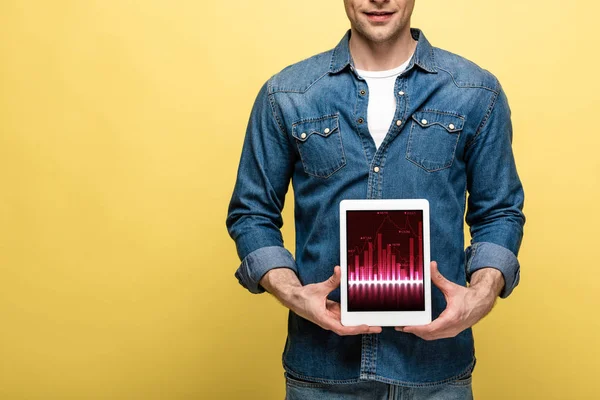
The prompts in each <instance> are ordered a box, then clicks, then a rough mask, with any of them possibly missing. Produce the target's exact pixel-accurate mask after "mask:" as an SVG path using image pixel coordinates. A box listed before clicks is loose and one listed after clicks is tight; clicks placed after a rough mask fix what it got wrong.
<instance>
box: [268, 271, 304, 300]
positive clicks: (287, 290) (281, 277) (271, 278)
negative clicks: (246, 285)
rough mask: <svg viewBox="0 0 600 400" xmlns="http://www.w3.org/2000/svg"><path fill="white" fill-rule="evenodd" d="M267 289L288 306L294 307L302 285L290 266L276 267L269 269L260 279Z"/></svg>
mask: <svg viewBox="0 0 600 400" xmlns="http://www.w3.org/2000/svg"><path fill="white" fill-rule="evenodd" d="M259 283H260V285H261V286H262V287H263V288H265V290H266V291H267V292H269V293H271V294H272V295H273V296H275V298H277V300H279V301H280V302H281V304H283V305H284V306H286V307H287V308H290V309H291V308H292V307H293V304H294V302H295V301H296V300H297V296H296V293H297V289H299V288H301V287H302V283H301V282H300V280H299V279H298V276H297V275H296V273H295V272H294V271H293V270H291V269H290V268H274V269H271V270H269V272H267V273H266V274H265V275H264V276H263V277H262V279H261V280H260V281H259Z"/></svg>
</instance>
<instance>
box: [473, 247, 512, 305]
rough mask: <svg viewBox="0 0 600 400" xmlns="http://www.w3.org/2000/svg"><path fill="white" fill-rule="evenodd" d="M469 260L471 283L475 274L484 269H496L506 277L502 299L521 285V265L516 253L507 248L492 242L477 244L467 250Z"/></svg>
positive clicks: (501, 293) (501, 294)
mask: <svg viewBox="0 0 600 400" xmlns="http://www.w3.org/2000/svg"><path fill="white" fill-rule="evenodd" d="M465 254H466V259H467V271H466V272H467V280H468V281H469V282H470V281H471V275H472V274H473V272H475V271H477V270H478V269H482V268H487V267H491V268H495V269H497V270H499V271H500V272H502V276H504V288H503V289H502V292H500V297H501V298H503V299H504V298H506V297H508V295H510V294H511V292H512V291H513V289H514V288H515V287H516V286H517V285H518V284H519V279H520V265H519V260H518V259H517V257H516V256H515V255H514V253H513V252H512V251H510V250H508V249H507V248H506V247H502V246H500V245H497V244H495V243H491V242H477V243H474V244H473V245H472V246H469V247H468V248H467V249H466V250H465Z"/></svg>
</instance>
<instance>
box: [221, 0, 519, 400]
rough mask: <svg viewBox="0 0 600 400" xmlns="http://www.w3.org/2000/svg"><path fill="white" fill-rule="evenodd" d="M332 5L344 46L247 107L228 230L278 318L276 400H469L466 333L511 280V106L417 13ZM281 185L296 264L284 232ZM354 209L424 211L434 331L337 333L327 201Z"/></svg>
mask: <svg viewBox="0 0 600 400" xmlns="http://www.w3.org/2000/svg"><path fill="white" fill-rule="evenodd" d="M344 4H345V8H346V14H347V15H348V18H349V20H350V23H351V29H350V30H349V31H348V32H347V33H346V35H345V36H344V37H343V39H342V40H341V41H340V43H339V44H338V45H337V46H336V47H335V48H334V49H332V50H330V51H327V52H324V53H321V54H318V55H315V56H313V57H311V58H309V59H307V60H304V61H301V62H299V63H296V64H294V65H291V66H289V67H287V68H285V69H284V70H283V71H281V72H280V73H278V74H276V75H275V76H273V77H272V78H271V79H269V80H268V82H266V83H265V85H264V86H263V87H262V89H261V90H260V92H259V94H258V97H257V99H256V102H255V105H254V108H253V110H252V113H251V116H250V121H249V124H248V129H247V132H246V136H245V140H244V145H243V149H242V155H241V161H240V166H239V170H238V176H237V182H236V185H235V188H234V192H233V196H232V198H231V202H230V204H229V210H228V215H227V221H226V223H227V228H228V231H229V234H230V235H231V237H232V238H233V239H234V240H235V243H236V246H237V251H238V255H239V257H240V259H241V260H242V263H241V265H240V266H239V268H238V270H237V271H236V276H237V278H238V279H239V281H240V283H241V284H242V285H243V286H244V287H246V288H247V289H248V290H249V291H250V292H252V293H261V292H264V291H265V290H266V291H268V292H269V293H271V294H272V295H274V296H275V297H276V298H277V299H278V300H279V301H280V302H281V303H282V304H283V305H285V306H286V307H288V308H289V309H290V312H289V319H288V336H287V341H286V345H285V349H284V352H283V366H284V369H285V371H286V373H285V376H286V382H287V386H286V387H287V394H288V398H290V399H293V398H308V399H318V398H348V399H350V398H373V399H379V398H381V399H384V398H385V399H387V398H405V397H402V396H408V397H407V398H414V399H451V398H457V399H463V398H471V397H472V391H471V373H472V371H473V368H474V366H475V353H474V345H473V343H474V342H473V336H472V331H471V326H473V325H474V324H475V323H476V322H477V321H479V320H480V319H481V318H483V317H484V316H485V315H486V314H487V313H488V312H489V311H490V310H491V309H492V307H493V305H494V303H495V299H496V298H497V297H498V296H500V297H502V298H505V297H507V296H508V295H509V294H510V293H511V292H512V290H513V288H514V287H515V286H516V285H517V284H518V282H519V268H520V267H519V263H518V260H517V258H516V255H517V254H518V250H519V247H520V243H521V239H522V235H523V225H524V223H525V217H524V215H523V213H522V208H523V199H524V195H523V189H522V186H521V182H520V180H519V177H518V175H517V171H516V167H515V162H514V158H513V153H512V149H511V142H512V125H511V121H510V108H509V106H508V102H507V98H506V95H505V93H504V91H503V89H502V86H501V85H500V83H499V82H498V80H497V79H496V77H495V76H494V75H492V74H491V73H490V72H488V71H487V70H484V69H482V68H480V67H479V66H477V65H476V64H474V63H473V62H470V61H468V60H466V59H464V58H462V57H460V56H458V55H456V54H453V53H451V52H448V51H445V50H442V49H439V48H436V47H433V46H432V45H431V44H430V43H429V42H428V40H427V39H426V38H425V35H424V33H423V32H422V31H421V30H419V29H417V28H411V27H410V17H411V14H412V11H413V7H414V0H388V1H383V0H380V1H375V0H372V1H369V0H345V1H344ZM290 179H291V180H292V184H293V188H294V201H295V228H296V256H295V258H294V257H293V256H292V254H291V253H290V252H289V251H288V250H286V249H285V248H284V246H283V240H282V236H281V232H280V228H281V226H282V224H283V221H282V218H281V211H282V209H283V206H284V200H285V194H286V192H287V189H288V185H289V182H290ZM467 192H468V194H469V196H468V201H467V198H466V197H467V196H466V194H467ZM364 198H367V199H381V198H400V199H401V198H426V199H428V200H429V202H430V210H431V230H430V231H431V259H432V260H436V261H437V263H436V262H435V261H433V262H432V263H431V266H430V268H431V279H432V282H433V284H434V285H432V313H433V317H434V320H433V321H432V322H431V323H430V324H428V325H425V326H414V327H405V328H402V327H397V328H395V329H393V328H390V327H385V328H381V327H369V326H359V327H349V326H343V325H341V323H340V307H339V303H338V302H339V283H340V267H339V265H338V264H339V202H340V201H341V200H342V199H364ZM467 202H468V207H467V206H466V204H465V203H467ZM465 207H467V208H466V209H465ZM465 211H467V213H466V222H467V223H468V225H469V226H470V231H471V236H472V240H471V245H470V246H469V247H468V248H467V249H466V251H465V250H464V243H463V224H464V221H463V216H464V215H465V214H464V213H465ZM467 282H469V283H470V285H469V286H467ZM335 396H338V397H335Z"/></svg>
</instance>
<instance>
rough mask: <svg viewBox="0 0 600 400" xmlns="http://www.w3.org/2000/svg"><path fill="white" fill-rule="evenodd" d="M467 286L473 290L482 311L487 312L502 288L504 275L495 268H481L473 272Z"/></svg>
mask: <svg viewBox="0 0 600 400" xmlns="http://www.w3.org/2000/svg"><path fill="white" fill-rule="evenodd" d="M469 287H470V288H471V289H474V290H475V293H476V296H477V297H478V299H479V300H480V301H479V303H480V304H481V307H482V308H483V309H484V310H483V312H484V314H487V313H488V312H489V311H491V309H492V308H493V307H494V304H495V303H496V299H497V298H498V296H499V295H500V293H501V292H502V289H503V288H504V277H503V275H502V272H500V271H499V270H497V269H496V268H482V269H479V270H477V271H475V272H473V275H472V276H471V283H470V286H469Z"/></svg>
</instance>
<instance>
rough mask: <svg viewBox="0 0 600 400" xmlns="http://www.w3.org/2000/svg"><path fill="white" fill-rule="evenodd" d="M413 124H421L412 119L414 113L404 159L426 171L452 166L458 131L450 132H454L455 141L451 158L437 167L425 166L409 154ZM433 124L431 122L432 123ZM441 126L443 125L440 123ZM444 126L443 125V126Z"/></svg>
mask: <svg viewBox="0 0 600 400" xmlns="http://www.w3.org/2000/svg"><path fill="white" fill-rule="evenodd" d="M434 124H438V125H441V124H439V123H437V122H436V123H434ZM415 125H418V126H419V127H421V125H419V124H418V123H417V122H416V120H414V114H413V121H411V126H410V131H409V134H408V144H407V147H406V159H407V160H408V161H410V162H411V163H413V164H414V165H416V166H418V167H419V168H421V169H423V170H424V171H426V172H437V171H441V170H443V169H446V168H450V167H451V166H452V164H453V163H454V158H455V157H456V148H457V147H458V141H459V139H460V131H458V133H455V132H452V134H453V135H454V134H456V142H455V143H454V148H453V150H452V158H451V159H450V160H449V161H448V162H447V163H446V164H444V165H442V166H441V167H437V168H426V167H425V166H424V165H421V164H420V163H419V162H418V161H417V160H414V159H412V158H410V157H411V155H410V152H411V150H412V139H413V130H414V128H415ZM432 125H433V124H432ZM441 126H443V125H441ZM444 128H445V127H444ZM423 129H427V128H423Z"/></svg>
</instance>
